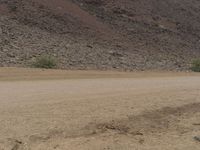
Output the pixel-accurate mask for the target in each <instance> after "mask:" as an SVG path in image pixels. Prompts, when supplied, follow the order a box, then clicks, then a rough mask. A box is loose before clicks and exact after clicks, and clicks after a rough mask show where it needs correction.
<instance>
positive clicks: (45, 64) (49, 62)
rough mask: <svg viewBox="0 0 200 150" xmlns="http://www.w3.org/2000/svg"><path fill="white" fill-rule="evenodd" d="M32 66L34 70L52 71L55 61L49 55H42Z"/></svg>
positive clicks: (55, 64)
mask: <svg viewBox="0 0 200 150" xmlns="http://www.w3.org/2000/svg"><path fill="white" fill-rule="evenodd" d="M33 66H34V67H36V68H45V69H52V68H55V67H56V66H57V63H56V60H55V58H54V57H52V56H49V55H42V56H40V57H38V58H36V60H35V61H34V63H33Z"/></svg>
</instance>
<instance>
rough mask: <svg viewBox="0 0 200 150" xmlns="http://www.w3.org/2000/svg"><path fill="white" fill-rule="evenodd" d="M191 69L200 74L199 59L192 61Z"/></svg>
mask: <svg viewBox="0 0 200 150" xmlns="http://www.w3.org/2000/svg"><path fill="white" fill-rule="evenodd" d="M191 69H192V71H194V72H200V59H196V60H193V62H192V67H191Z"/></svg>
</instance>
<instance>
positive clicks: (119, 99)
mask: <svg viewBox="0 0 200 150" xmlns="http://www.w3.org/2000/svg"><path fill="white" fill-rule="evenodd" d="M195 136H200V75H199V74H194V73H176V72H137V73H130V72H129V73H123V72H103V71H100V72H97V71H87V72H86V71H59V70H57V71H56V70H35V69H19V68H18V69H17V68H1V69H0V150H54V149H55V150H199V149H200V142H198V141H196V140H195V139H194V137H195Z"/></svg>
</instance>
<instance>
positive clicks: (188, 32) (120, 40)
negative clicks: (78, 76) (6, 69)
mask: <svg viewBox="0 0 200 150" xmlns="http://www.w3.org/2000/svg"><path fill="white" fill-rule="evenodd" d="M199 14H200V1H198V0H190V1H188V0H176V1H175V0H166V1H163V0H0V66H30V64H31V63H32V61H33V60H34V59H35V58H37V57H38V56H40V55H43V54H48V55H52V56H53V57H55V58H56V59H57V61H58V67H59V68H64V69H100V70H108V69H112V70H115V69H117V70H151V69H159V70H160V69H161V70H184V69H188V68H189V66H190V62H191V60H192V59H194V58H197V57H200V15H199Z"/></svg>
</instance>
